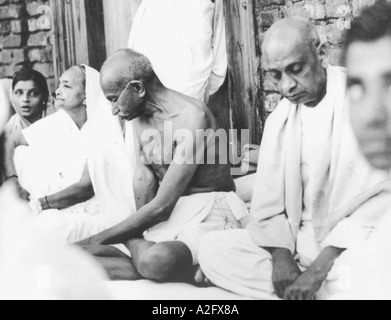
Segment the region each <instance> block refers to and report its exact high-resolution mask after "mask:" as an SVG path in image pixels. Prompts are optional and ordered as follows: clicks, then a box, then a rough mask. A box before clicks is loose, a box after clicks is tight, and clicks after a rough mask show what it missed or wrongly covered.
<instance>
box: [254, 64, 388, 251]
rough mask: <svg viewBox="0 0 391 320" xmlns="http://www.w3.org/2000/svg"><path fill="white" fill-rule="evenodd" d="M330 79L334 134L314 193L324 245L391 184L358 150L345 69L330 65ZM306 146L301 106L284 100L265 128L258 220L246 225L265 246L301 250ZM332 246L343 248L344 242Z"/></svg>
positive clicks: (257, 192) (256, 192)
mask: <svg viewBox="0 0 391 320" xmlns="http://www.w3.org/2000/svg"><path fill="white" fill-rule="evenodd" d="M327 75H328V81H327V94H326V97H325V99H327V100H328V101H329V104H330V107H331V108H332V109H333V118H332V121H333V122H332V136H331V139H329V141H328V143H329V145H328V147H327V148H324V150H322V157H321V158H320V159H321V162H320V163H319V165H318V167H317V169H316V170H317V172H316V174H314V177H315V178H316V181H315V182H314V186H315V187H314V191H313V195H312V197H313V199H314V200H313V202H312V203H313V212H314V214H315V215H314V216H313V226H314V230H315V235H316V239H317V241H318V242H319V243H322V242H324V241H325V240H327V238H328V236H329V235H330V234H331V233H332V231H334V230H336V227H337V225H338V224H339V223H340V222H341V221H342V220H343V219H344V218H348V217H349V216H351V215H352V214H353V213H354V212H355V211H357V210H358V209H359V208H360V207H361V206H362V205H363V204H365V202H367V201H368V200H369V199H371V198H374V197H377V196H379V195H380V194H382V193H386V192H387V188H388V187H389V186H390V183H391V180H390V179H389V177H388V175H385V174H383V173H382V172H377V171H375V170H373V169H372V168H371V167H370V166H369V164H368V163H367V161H366V160H365V159H364V157H363V155H362V153H361V151H360V150H359V146H358V144H357V140H356V138H355V137H354V134H353V131H352V129H351V125H350V122H349V116H348V114H349V109H348V105H347V103H346V91H345V88H346V72H345V70H344V69H343V68H339V67H333V66H330V67H328V69H327ZM301 146H302V123H301V108H300V107H299V106H297V105H294V104H292V103H290V102H289V101H288V100H286V99H284V100H283V101H282V102H281V103H280V105H279V106H278V107H277V109H276V110H275V111H274V112H273V113H272V115H271V116H270V117H269V118H268V121H267V124H266V126H265V132H264V137H263V140H262V145H261V151H260V157H259V165H258V172H257V181H256V184H255V189H254V197H253V202H252V210H251V214H252V215H253V216H254V222H252V223H250V224H249V225H248V226H247V229H248V230H249V231H250V233H251V235H252V237H253V238H254V241H255V242H256V243H257V244H258V245H259V246H261V247H279V248H287V249H289V250H290V251H291V252H292V253H295V252H296V245H297V235H298V232H299V229H300V226H301V222H302V213H303V187H302V177H301ZM379 204H380V205H379V206H375V207H374V209H376V210H378V211H379V212H382V210H383V206H384V205H385V204H384V203H383V202H382V201H380V202H379ZM345 235H346V234H345ZM332 245H333V246H335V247H341V248H343V246H342V245H343V244H342V243H337V242H334V243H333V244H332Z"/></svg>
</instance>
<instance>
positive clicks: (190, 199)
mask: <svg viewBox="0 0 391 320" xmlns="http://www.w3.org/2000/svg"><path fill="white" fill-rule="evenodd" d="M246 217H248V210H247V208H246V205H245V204H244V202H243V201H242V200H240V199H239V197H238V196H237V195H236V194H235V193H233V192H230V193H226V192H212V193H200V194H193V195H191V196H186V197H182V198H180V199H179V201H178V204H177V205H176V207H175V209H174V211H173V212H172V214H171V216H170V219H169V220H168V221H166V222H163V223H161V224H159V225H157V226H155V227H154V228H151V229H150V230H148V231H147V232H145V234H144V238H145V240H147V241H151V242H156V243H161V242H169V241H180V242H183V243H184V244H185V245H186V246H187V247H188V248H189V249H190V251H191V254H192V256H193V263H194V265H198V263H199V262H198V249H199V245H200V242H201V239H202V238H203V237H204V236H205V234H207V233H209V232H212V231H220V230H227V229H238V228H240V227H241V221H242V220H243V219H244V218H246ZM116 247H117V248H119V249H121V250H123V249H124V246H123V245H121V246H116ZM124 252H126V253H127V254H129V252H127V250H125V251H124Z"/></svg>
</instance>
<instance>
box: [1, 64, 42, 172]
mask: <svg viewBox="0 0 391 320" xmlns="http://www.w3.org/2000/svg"><path fill="white" fill-rule="evenodd" d="M0 87H1V88H0V108H4V109H5V110H6V111H7V112H10V111H11V109H12V107H13V108H14V110H15V112H16V113H15V114H14V115H13V116H12V117H11V118H10V119H9V120H8V123H7V125H6V126H5V129H4V132H3V134H2V135H1V140H2V141H3V143H5V141H6V140H7V139H8V138H9V137H10V136H11V135H13V134H16V133H18V134H20V133H21V131H22V130H24V129H26V128H28V127H29V126H30V125H32V124H33V123H35V122H37V121H38V120H40V119H42V118H44V117H45V116H46V109H47V102H48V97H49V89H48V85H47V82H46V79H45V77H44V76H43V75H42V74H41V73H39V72H38V71H35V70H32V69H23V70H21V71H19V72H17V73H16V74H15V76H14V78H13V80H8V79H3V80H1V83H0ZM11 102H12V105H11ZM7 117H8V115H7ZM3 162H4V159H3V156H1V164H2V165H3Z"/></svg>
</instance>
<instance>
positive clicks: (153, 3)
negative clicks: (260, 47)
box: [128, 0, 228, 102]
mask: <svg viewBox="0 0 391 320" xmlns="http://www.w3.org/2000/svg"><path fill="white" fill-rule="evenodd" d="M128 47H129V48H130V49H134V50H136V51H138V52H140V53H142V54H144V55H146V56H147V57H148V58H149V59H150V60H151V62H152V65H153V68H154V70H155V72H156V74H157V75H158V77H159V78H160V80H161V81H162V82H163V84H164V85H165V86H166V87H168V88H170V89H173V90H175V91H178V92H181V93H183V94H186V95H188V96H191V97H193V98H196V99H199V100H201V101H205V102H206V101H207V100H208V97H209V95H212V94H213V93H215V92H216V91H217V90H218V89H219V88H220V87H221V85H222V84H223V83H224V80H225V76H226V72H227V65H228V62H227V61H228V60H227V49H226V39H225V21H224V8H223V1H222V0H216V1H215V2H212V1H211V0H144V1H143V2H142V3H141V5H140V7H139V9H138V11H137V13H136V16H135V19H134V22H133V26H132V30H131V33H130V38H129V45H128Z"/></svg>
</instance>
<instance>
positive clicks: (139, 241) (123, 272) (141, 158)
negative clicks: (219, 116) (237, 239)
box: [80, 49, 248, 281]
mask: <svg viewBox="0 0 391 320" xmlns="http://www.w3.org/2000/svg"><path fill="white" fill-rule="evenodd" d="M101 84H102V88H103V91H104V93H105V95H106V98H107V99H108V100H109V101H111V102H112V103H113V113H114V115H118V116H119V117H120V118H122V119H125V120H127V121H132V120H134V121H133V127H134V135H135V139H134V141H135V144H136V149H135V153H136V163H137V166H138V167H137V170H136V175H135V177H134V190H135V197H136V202H137V208H138V211H137V212H136V213H134V214H133V215H132V216H130V217H129V218H128V219H126V220H125V221H123V222H122V223H120V224H118V225H116V226H114V227H113V228H111V229H109V230H107V231H104V232H102V233H100V234H98V235H96V236H94V237H91V238H90V239H87V240H85V241H83V242H81V243H80V245H83V246H85V249H86V250H87V251H89V252H91V253H92V254H94V255H95V256H96V257H97V259H98V260H99V261H100V262H101V263H102V265H103V266H104V267H105V268H106V270H107V271H108V273H109V275H110V277H111V278H112V279H125V280H138V279H141V278H145V279H149V280H158V281H192V279H193V277H194V265H197V264H198V259H197V257H198V244H199V242H200V240H201V237H202V236H203V235H204V234H205V233H207V232H209V231H213V230H224V229H229V228H239V227H240V222H239V221H240V220H241V219H242V218H244V217H246V216H247V215H248V214H247V210H246V207H245V205H244V203H243V202H241V201H240V199H239V198H238V197H237V196H236V195H235V193H234V191H235V186H234V182H233V179H232V177H231V175H230V166H229V165H228V164H219V162H218V161H219V150H220V148H219V145H218V143H217V142H216V141H215V139H213V137H212V138H211V137H210V136H209V135H208V134H209V133H210V131H213V130H216V129H217V128H216V121H215V119H214V117H213V116H212V114H211V112H210V111H209V110H208V109H207V107H206V106H205V105H204V104H203V103H202V102H200V101H198V100H195V99H193V98H190V97H187V96H185V95H183V94H180V93H178V92H175V91H172V90H169V89H167V88H165V87H164V86H163V85H162V83H161V82H160V80H159V79H158V77H157V76H156V74H155V72H154V71H153V69H152V66H151V63H150V61H149V60H148V59H147V58H146V57H145V56H143V55H141V54H139V53H137V52H135V51H133V50H131V49H126V50H120V51H118V52H116V53H115V54H114V55H113V56H111V57H110V58H109V59H108V60H107V61H106V63H105V64H104V66H103V68H102V71H101ZM170 128H172V132H171V133H170V132H169V131H170ZM208 129H212V130H208ZM205 130H208V131H206V132H209V133H208V134H205ZM200 133H201V134H200ZM205 140H207V143H205ZM215 144H216V145H215ZM206 160H208V162H207V163H205V162H206ZM216 160H217V162H216ZM208 163H211V164H208ZM215 163H217V164H215ZM129 183H131V182H129ZM143 235H144V236H143ZM121 243H123V244H125V246H126V247H127V249H128V251H129V252H130V254H131V259H130V258H128V257H127V256H126V255H124V254H123V253H122V252H121V251H119V250H117V249H115V248H113V247H110V246H109V245H114V244H121Z"/></svg>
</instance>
